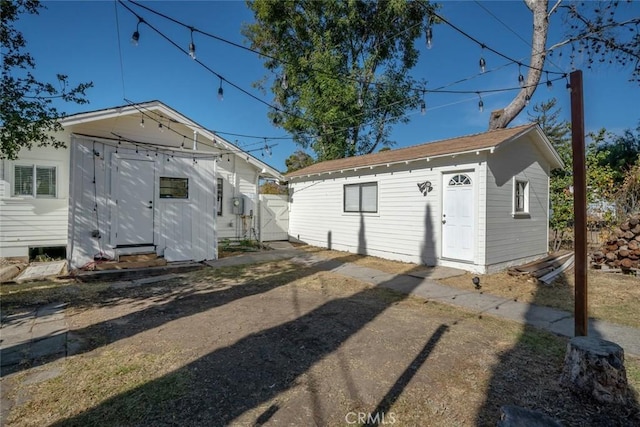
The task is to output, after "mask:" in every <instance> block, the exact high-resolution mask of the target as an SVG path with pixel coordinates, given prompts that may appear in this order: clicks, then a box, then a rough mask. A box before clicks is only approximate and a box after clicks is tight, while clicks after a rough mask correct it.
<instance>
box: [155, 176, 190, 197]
mask: <svg viewBox="0 0 640 427" xmlns="http://www.w3.org/2000/svg"><path fill="white" fill-rule="evenodd" d="M160 198H161V199H188V198H189V179H188V178H171V177H167V176H161V177H160Z"/></svg>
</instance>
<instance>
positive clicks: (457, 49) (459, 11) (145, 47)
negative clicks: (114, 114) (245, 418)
mask: <svg viewBox="0 0 640 427" xmlns="http://www.w3.org/2000/svg"><path fill="white" fill-rule="evenodd" d="M44 4H45V5H46V7H47V8H46V9H44V10H42V11H41V12H40V14H39V15H36V16H28V15H23V16H22V17H21V19H20V21H18V23H17V27H18V28H19V29H20V30H22V31H23V33H24V36H25V37H26V40H27V50H28V51H29V52H30V53H31V54H32V55H33V56H34V58H35V60H36V72H35V75H36V76H37V77H38V78H40V79H41V80H48V81H53V80H54V78H55V74H56V73H62V74H67V75H69V77H70V81H71V82H72V83H79V82H85V81H93V83H94V87H93V88H92V89H90V90H89V91H88V93H87V95H88V98H89V100H90V104H89V105H81V106H78V105H74V104H64V105H62V106H61V108H62V110H63V111H65V112H67V113H69V114H71V113H76V112H81V111H87V110H95V109H102V108H109V107H113V106H117V105H124V104H126V103H127V102H126V101H125V98H126V99H128V100H130V101H133V102H142V101H149V100H153V99H158V100H161V101H163V102H164V103H166V104H167V105H169V106H171V107H173V108H174V109H176V110H178V111H179V112H181V113H183V114H184V115H186V116H187V117H189V118H191V119H193V120H195V121H197V122H198V123H200V124H201V125H203V126H205V127H207V128H209V129H212V130H214V131H217V132H219V133H220V134H221V136H223V137H225V138H226V139H228V140H230V141H232V142H234V141H236V140H237V143H238V145H239V146H241V147H245V148H246V149H248V150H251V149H256V148H259V147H261V146H262V145H264V139H263V138H267V141H268V143H269V145H272V144H277V145H276V146H274V147H273V148H272V156H271V157H269V156H268V155H266V156H265V157H264V158H262V157H261V156H262V153H261V151H255V152H254V153H253V154H254V155H256V156H257V157H259V158H261V159H263V160H264V161H266V162H267V163H269V164H271V165H272V166H274V167H275V168H277V169H280V170H284V169H285V165H284V159H285V158H286V157H287V156H289V155H290V154H291V153H293V151H295V150H296V149H297V148H298V147H297V146H296V145H295V144H294V143H293V142H292V141H291V140H287V139H277V140H276V139H271V138H275V137H287V134H286V132H284V131H283V130H282V129H279V128H276V127H274V126H273V125H272V123H271V122H270V120H269V119H268V118H267V116H266V113H267V109H268V108H267V107H266V106H265V105H264V104H262V103H260V102H258V101H256V100H254V99H251V98H250V97H248V96H246V95H245V94H242V93H241V92H239V91H237V90H235V89H234V88H232V87H230V86H228V85H223V87H224V100H223V101H219V100H218V98H217V91H218V87H219V84H220V81H219V79H218V78H217V77H216V76H214V75H212V74H211V73H210V72H209V71H207V70H205V69H204V68H202V67H201V66H200V65H198V64H197V63H196V62H195V61H193V60H191V58H189V56H188V55H186V54H184V53H182V52H180V51H179V50H178V49H176V48H175V47H174V46H172V45H170V44H169V43H168V42H167V41H165V40H164V39H162V38H161V37H160V36H159V35H157V34H156V33H154V32H153V31H152V30H151V29H150V28H147V27H146V26H144V25H141V26H140V41H139V44H138V46H133V45H132V44H131V42H130V40H131V35H132V33H133V31H134V30H135V28H136V23H137V18H135V17H134V16H133V15H132V14H131V13H130V12H128V11H127V10H125V9H124V8H123V7H121V6H120V5H116V3H115V2H114V1H87V2H80V1H74V2H68V1H48V2H45V3H44ZM144 4H146V5H148V6H149V7H151V8H153V9H156V10H158V11H160V12H163V13H165V14H167V15H169V16H171V17H173V18H175V19H178V20H180V21H183V22H185V23H187V24H189V25H191V26H193V27H196V28H198V29H201V30H203V31H206V32H209V33H213V34H215V35H217V36H220V37H222V38H225V39H227V40H230V41H233V42H235V43H239V44H243V45H246V43H245V41H244V38H243V36H242V34H241V32H240V31H241V27H242V25H243V23H246V22H251V21H252V14H251V12H250V11H249V10H248V9H247V7H246V6H245V3H244V2H240V1H196V2H176V1H156V2H145V3H144ZM441 4H442V8H441V10H440V12H439V13H440V14H441V15H443V16H444V17H445V18H446V19H448V20H449V21H451V22H452V23H453V24H455V25H456V26H458V27H460V28H461V29H463V30H464V31H466V32H467V33H469V34H470V35H472V36H474V37H475V38H476V39H478V40H480V41H482V42H483V43H485V44H486V45H487V46H490V47H492V48H494V49H496V50H498V51H500V52H502V53H504V54H506V55H507V56H509V57H511V58H514V59H518V60H522V61H523V62H525V63H526V62H527V58H528V56H529V53H530V47H529V45H528V43H529V41H530V39H531V25H532V24H531V13H530V12H529V10H528V9H527V8H526V6H525V5H524V3H523V2H522V1H501V2H484V1H483V2H481V4H478V2H474V1H464V2H462V1H460V2H451V1H445V2H442V3H441ZM130 7H131V8H133V9H135V10H136V11H137V12H138V13H139V14H140V15H141V16H143V17H144V18H145V19H146V20H147V21H149V22H150V23H151V24H152V25H154V26H156V27H157V28H159V29H160V30H161V31H162V32H163V33H165V34H166V35H168V36H169V37H170V38H171V39H173V40H174V41H176V42H177V43H179V44H181V45H183V46H184V48H185V49H186V47H187V46H188V43H189V37H190V35H189V31H188V30H186V29H184V28H181V27H178V26H176V25H175V24H172V23H170V22H168V21H166V20H163V19H162V18H160V17H156V16H153V15H150V14H149V13H148V12H145V11H143V10H140V9H136V8H135V6H134V5H130ZM621 7H622V8H624V14H625V15H626V16H627V17H632V16H639V15H640V2H632V3H631V4H623V5H622V6H621ZM500 21H502V22H500ZM505 24H506V26H505ZM563 25H564V24H563V23H562V22H561V20H560V19H559V16H557V15H554V16H553V17H552V18H551V28H550V34H549V42H548V45H551V44H554V43H556V42H558V41H561V40H563V31H564V30H563ZM507 27H508V28H507ZM522 39H524V40H522ZM194 42H195V44H196V53H197V57H198V59H199V60H201V61H202V62H204V63H205V64H206V65H207V66H209V67H210V68H211V69H213V70H215V71H216V72H217V73H218V74H219V75H222V76H223V77H224V78H225V79H227V80H229V81H231V82H233V83H235V84H237V85H238V86H240V87H242V88H244V89H246V90H248V91H250V92H252V93H253V94H254V95H256V96H257V97H259V98H260V99H263V100H264V101H266V102H268V103H272V96H271V94H270V93H261V92H260V91H258V90H257V89H254V88H253V87H252V83H253V82H255V81H256V80H258V79H260V78H262V77H263V76H265V75H266V74H267V71H266V70H265V69H264V67H263V66H262V61H261V60H260V59H259V58H258V56H257V55H255V54H254V53H251V52H247V51H245V50H242V49H239V48H237V47H232V46H229V45H228V44H225V43H222V42H219V41H216V40H212V39H209V38H205V37H203V36H199V35H198V34H196V36H195V40H194ZM417 43H418V45H419V46H420V50H421V55H420V60H419V62H418V65H417V66H416V67H415V69H414V70H413V71H412V74H413V76H414V77H416V78H419V79H420V78H423V79H425V80H427V81H428V87H430V88H434V87H440V86H445V85H448V84H450V83H452V82H455V81H457V80H459V79H464V78H467V77H472V76H476V77H474V78H472V79H471V80H469V81H467V82H465V83H462V84H457V85H454V86H451V87H450V89H459V90H472V91H477V90H480V91H483V90H488V89H497V88H505V87H516V86H517V76H518V73H519V71H518V66H517V65H515V64H512V65H510V66H506V67H502V68H500V69H499V70H498V71H495V72H486V73H484V74H481V75H480V74H479V68H478V60H479V57H480V56H481V55H482V56H483V57H484V58H485V59H486V61H487V70H492V69H494V68H498V67H501V66H503V65H504V64H506V63H507V62H508V61H506V60H505V59H503V58H500V57H498V56H497V55H494V54H492V53H491V52H488V51H485V52H483V53H482V52H481V48H480V47H479V46H478V45H477V44H475V43H473V42H472V41H470V40H468V39H467V38H465V37H463V36H461V35H460V34H458V33H457V32H456V31H454V30H453V29H451V28H449V27H448V26H446V25H437V26H436V27H435V28H434V30H433V47H432V48H431V49H429V50H427V49H426V48H425V46H424V39H420V40H418V41H417ZM564 53H565V54H564V55H563V56H562V57H560V56H559V55H558V53H556V54H554V56H553V58H552V62H553V63H547V65H546V66H545V69H549V70H552V71H560V72H570V71H571V70H572V68H571V64H570V62H569V55H568V51H566V50H565V51H564ZM580 60H581V59H580V58H578V61H577V62H576V64H575V66H576V67H578V68H583V70H584V98H585V123H586V128H587V130H597V129H600V128H602V127H604V128H606V129H607V130H609V131H612V132H614V133H620V132H621V131H622V130H624V129H628V128H635V127H636V125H637V124H638V122H639V120H640V108H639V104H640V101H639V100H640V85H639V84H638V83H631V82H629V81H628V80H629V76H630V70H629V69H620V68H619V67H616V66H603V67H600V68H596V69H595V70H594V71H587V70H586V67H583V65H584V64H582V63H581V62H580ZM525 71H526V70H525V69H524V68H523V73H524V72H525ZM514 94H515V92H507V93H500V94H487V95H483V102H484V112H482V113H481V112H479V111H478V97H477V95H475V94H466V95H454V94H436V93H428V94H427V97H426V104H427V113H426V114H425V115H424V116H423V115H421V114H420V112H419V111H410V112H408V116H409V118H410V123H408V124H398V125H396V126H395V127H394V129H393V132H392V134H391V138H392V139H393V140H395V141H396V142H397V145H396V147H404V146H409V145H415V144H419V143H423V142H429V141H435V140H439V139H444V138H450V137H455V136H460V135H465V134H470V133H477V132H483V131H485V130H486V129H487V124H488V120H489V114H490V111H491V110H494V109H499V108H502V107H504V106H506V105H507V104H508V102H509V101H510V100H511V97H512V96H513V95H514ZM551 97H556V98H557V99H558V103H559V105H560V107H561V108H562V110H563V115H564V116H565V118H569V115H570V112H569V94H568V92H567V91H566V89H565V82H562V81H559V82H556V83H555V85H554V87H553V88H552V90H551V91H549V90H548V89H547V88H546V87H544V85H543V86H541V87H540V88H539V89H538V90H537V91H536V92H535V94H534V96H533V98H532V101H531V104H530V106H532V105H533V104H535V103H537V102H541V101H545V100H548V99H549V98H551ZM527 118H528V116H527V114H526V110H525V111H524V112H523V113H521V115H520V116H519V117H518V118H517V119H516V120H515V121H514V122H512V125H517V124H521V123H524V122H527V121H528V119H527ZM231 134H240V135H247V136H255V137H257V138H250V137H247V136H234V135H231Z"/></svg>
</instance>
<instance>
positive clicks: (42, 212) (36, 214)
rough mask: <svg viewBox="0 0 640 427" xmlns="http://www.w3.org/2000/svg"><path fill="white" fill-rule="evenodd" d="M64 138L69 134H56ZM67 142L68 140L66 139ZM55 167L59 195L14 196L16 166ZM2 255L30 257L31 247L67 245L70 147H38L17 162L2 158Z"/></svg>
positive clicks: (0, 205) (0, 193) (0, 175)
mask: <svg viewBox="0 0 640 427" xmlns="http://www.w3.org/2000/svg"><path fill="white" fill-rule="evenodd" d="M56 136H57V137H58V138H59V139H62V140H65V138H68V135H67V134H64V133H61V134H58V135H56ZM66 141H68V140H66ZM16 164H19V165H43V166H55V167H56V181H57V182H56V196H57V197H56V198H33V197H14V196H13V195H12V184H13V179H14V178H13V173H14V165H16ZM0 168H1V170H0V177H1V178H2V179H1V180H0V257H18V256H19V257H24V256H28V254H29V248H31V247H47V246H66V244H67V237H68V227H67V218H68V208H69V200H68V190H69V176H68V175H69V150H68V149H65V148H60V149H55V148H52V147H36V148H34V149H33V150H22V151H21V152H20V153H19V158H18V160H16V161H10V160H3V161H0Z"/></svg>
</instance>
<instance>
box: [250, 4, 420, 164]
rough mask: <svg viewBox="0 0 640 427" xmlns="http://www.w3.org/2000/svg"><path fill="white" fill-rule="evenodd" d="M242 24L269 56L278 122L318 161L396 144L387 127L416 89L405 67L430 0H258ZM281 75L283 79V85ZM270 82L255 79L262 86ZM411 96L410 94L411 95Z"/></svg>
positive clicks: (401, 119) (411, 102)
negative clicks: (252, 18)
mask: <svg viewBox="0 0 640 427" xmlns="http://www.w3.org/2000/svg"><path fill="white" fill-rule="evenodd" d="M247 5H248V7H249V8H250V9H251V10H252V11H253V12H254V15H255V23H252V24H248V25H246V26H245V27H244V28H243V34H244V35H245V37H246V38H247V39H248V40H249V41H250V43H251V47H252V48H254V49H257V50H259V51H261V52H263V53H264V54H265V67H266V68H267V69H268V70H269V71H271V72H273V73H276V74H278V75H279V76H280V77H279V78H278V79H275V81H273V82H272V83H271V91H272V92H273V94H274V96H275V100H276V103H277V105H278V106H279V107H278V109H277V110H275V111H271V112H270V117H271V118H272V119H273V121H274V123H276V124H277V125H278V126H281V127H282V128H284V129H285V130H287V131H288V132H289V133H291V134H292V135H293V137H294V140H295V142H296V143H298V144H299V145H300V146H302V147H303V148H311V149H313V150H314V152H315V153H316V157H317V158H318V160H320V161H322V160H329V159H336V158H342V157H349V156H354V155H358V154H365V153H371V152H374V151H375V150H376V148H378V147H381V146H385V145H392V144H393V141H391V140H390V139H389V138H388V136H389V132H390V126H391V125H393V124H395V123H405V122H407V121H408V119H407V118H406V117H405V115H404V112H405V111H406V110H407V109H411V108H416V107H417V104H418V103H419V102H420V99H421V98H420V96H418V95H419V94H415V93H411V87H412V86H414V87H415V84H416V82H415V81H414V80H413V79H412V78H411V77H410V76H409V73H408V71H409V70H410V69H411V68H413V67H414V66H415V65H416V62H417V59H418V50H417V49H416V48H415V46H414V42H415V40H416V39H417V38H418V37H420V35H421V34H422V33H423V31H424V29H425V28H426V25H427V20H428V19H430V18H429V13H428V12H429V10H430V9H429V8H430V7H431V6H429V3H428V2H427V1H426V0H416V1H411V2H407V1H405V0H390V1H380V2H373V1H367V0H351V1H345V0H341V1H335V0H295V1H294V0H287V1H283V0H257V1H252V2H247ZM283 80H284V81H286V84H283ZM267 84H268V83H267V80H266V79H265V80H263V81H261V82H258V83H257V85H258V86H259V87H261V88H263V89H265V88H266V86H267ZM408 94H409V96H407V95H408Z"/></svg>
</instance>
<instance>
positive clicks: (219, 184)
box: [216, 178, 224, 216]
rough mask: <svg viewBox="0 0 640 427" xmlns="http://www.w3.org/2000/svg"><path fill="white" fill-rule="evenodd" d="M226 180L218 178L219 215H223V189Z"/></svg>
mask: <svg viewBox="0 0 640 427" xmlns="http://www.w3.org/2000/svg"><path fill="white" fill-rule="evenodd" d="M223 184H224V180H223V179H222V178H218V194H217V195H216V196H217V199H216V201H217V206H218V216H222V189H223Z"/></svg>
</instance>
